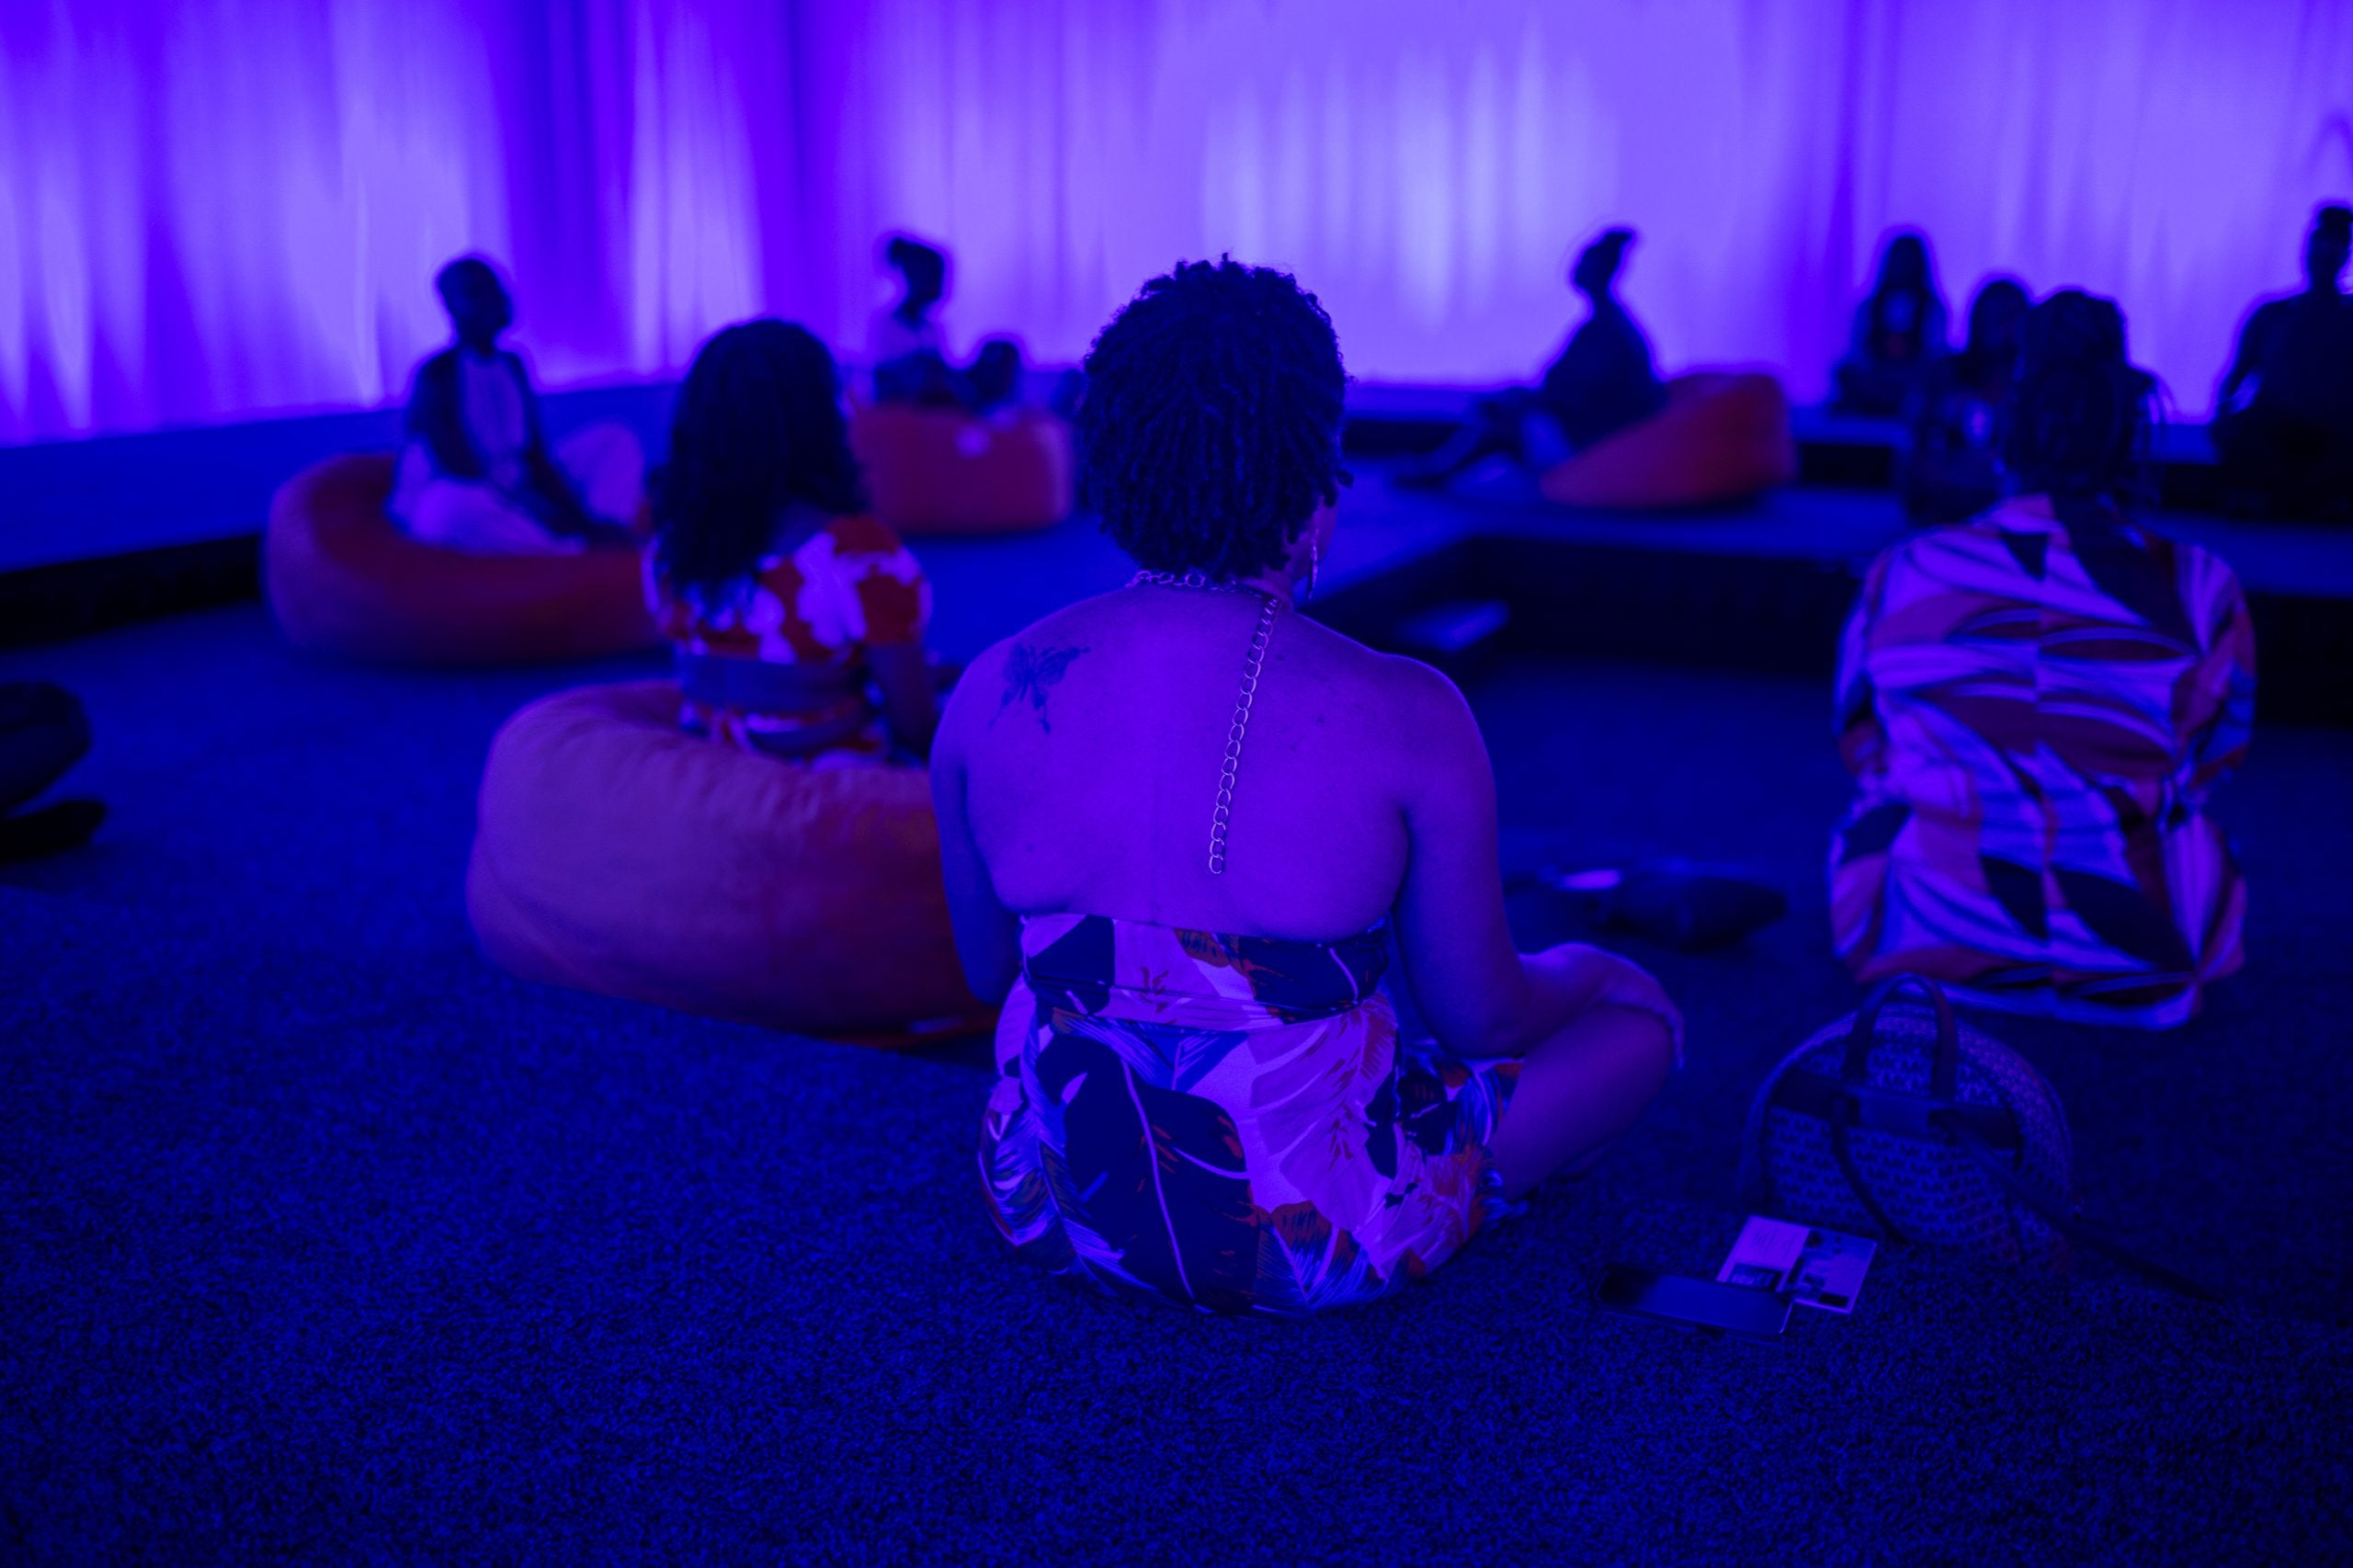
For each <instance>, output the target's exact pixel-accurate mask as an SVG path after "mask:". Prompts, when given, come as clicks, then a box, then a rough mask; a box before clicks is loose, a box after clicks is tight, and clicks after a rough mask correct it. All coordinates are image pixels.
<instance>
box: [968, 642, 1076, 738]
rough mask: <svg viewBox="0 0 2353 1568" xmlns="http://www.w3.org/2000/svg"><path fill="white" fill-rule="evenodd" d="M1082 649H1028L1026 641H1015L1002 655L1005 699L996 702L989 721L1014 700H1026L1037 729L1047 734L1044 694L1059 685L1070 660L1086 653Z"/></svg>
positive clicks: (1050, 729) (1049, 725) (1048, 722)
mask: <svg viewBox="0 0 2353 1568" xmlns="http://www.w3.org/2000/svg"><path fill="white" fill-rule="evenodd" d="M1081 653H1086V649H1084V648H1032V647H1030V646H1029V643H1027V642H1016V643H1015V644H1014V645H1013V649H1012V651H1011V652H1010V653H1006V656H1005V696H1004V697H1003V698H1001V699H998V702H997V705H996V714H995V717H992V718H991V719H990V720H989V722H990V723H992V724H994V723H995V722H996V721H997V719H998V718H1002V717H1003V716H1004V714H1005V710H1006V709H1008V708H1010V707H1012V706H1013V704H1014V703H1015V701H1016V700H1017V699H1024V698H1026V699H1029V709H1030V711H1032V712H1034V713H1035V714H1037V715H1038V727H1039V728H1040V729H1042V730H1044V731H1045V732H1046V733H1048V734H1051V733H1053V730H1054V726H1053V723H1052V722H1051V719H1049V717H1048V716H1047V712H1046V693H1047V691H1048V690H1049V689H1050V688H1051V687H1054V686H1055V685H1057V684H1059V683H1060V682H1061V680H1062V678H1063V672H1065V671H1067V670H1068V669H1069V668H1070V665H1071V661H1072V660H1073V659H1075V658H1077V657H1078V656H1079V655H1080V654H1081Z"/></svg>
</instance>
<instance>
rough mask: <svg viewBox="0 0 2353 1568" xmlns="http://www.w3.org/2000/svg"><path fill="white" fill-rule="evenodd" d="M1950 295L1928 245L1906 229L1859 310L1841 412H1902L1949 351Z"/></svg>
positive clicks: (1841, 382) (1890, 246)
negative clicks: (1939, 282) (1941, 284)
mask: <svg viewBox="0 0 2353 1568" xmlns="http://www.w3.org/2000/svg"><path fill="white" fill-rule="evenodd" d="M1946 315H1947V312H1946V310H1945V297H1944V291H1943V290H1940V289H1938V287H1937V274H1936V267H1935V265H1934V263H1933V262H1931V261H1930V260H1929V257H1928V242H1927V240H1925V239H1923V238H1921V237H1920V236H1919V235H1918V234H1916V233H1912V232H1911V231H1909V230H1906V231H1904V232H1903V233H1898V234H1896V235H1895V236H1894V237H1893V238H1892V239H1890V240H1889V241H1888V242H1887V248H1886V250H1884V251H1883V252H1881V256H1880V263H1879V281H1878V282H1876V283H1874V284H1872V285H1871V291H1870V298H1869V299H1866V300H1865V301H1863V302H1862V303H1861V304H1860V305H1859V306H1857V307H1856V308H1855V330H1854V337H1853V341H1852V342H1851V343H1850V344H1849V345H1848V347H1847V357H1846V358H1844V359H1842V360H1840V361H1839V362H1838V369H1837V382H1838V395H1837V397H1836V400H1835V401H1834V402H1833V403H1832V406H1833V407H1834V408H1836V410H1837V411H1838V412H1839V413H1841V414H1863V415H1893V414H1900V413H1902V412H1903V410H1904V404H1905V403H1907V402H1908V401H1909V400H1910V399H1911V397H1912V395H1913V394H1914V392H1916V391H1917V390H1918V388H1919V385H1920V381H1921V378H1922V377H1923V376H1925V375H1926V374H1927V369H1928V367H1929V366H1931V365H1933V364H1935V363H1936V362H1937V361H1938V359H1940V358H1943V357H1944V356H1945V354H1946V352H1947V351H1948V345H1947V342H1946V336H1945V335H1946V331H1947V326H1946Z"/></svg>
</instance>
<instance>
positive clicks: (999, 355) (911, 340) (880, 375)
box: [867, 234, 1023, 414]
mask: <svg viewBox="0 0 2353 1568" xmlns="http://www.w3.org/2000/svg"><path fill="white" fill-rule="evenodd" d="M882 255H883V259H884V260H885V262H886V263H887V264H888V265H889V266H890V267H892V269H893V270H894V271H896V272H897V273H898V274H899V280H900V292H899V299H898V301H897V302H896V303H895V304H893V305H892V306H891V307H890V308H889V309H888V310H884V311H880V312H876V313H875V316H874V320H873V322H872V324H871V325H870V328H869V331H868V337H867V347H868V352H869V354H870V356H871V358H872V359H873V362H874V397H875V401H876V402H878V403H918V404H921V405H924V406H926V407H933V408H963V409H966V410H969V411H971V412H972V413H974V414H985V413H987V412H989V411H990V410H991V409H995V408H1001V407H1003V406H1005V405H1006V404H1007V403H1017V402H1019V401H1020V397H1021V378H1022V372H1023V364H1022V358H1021V347H1020V345H1019V344H1017V343H1016V342H1015V341H1014V340H1013V339H1011V338H1009V337H992V338H990V339H988V340H987V341H986V342H984V343H983V344H982V345H981V347H980V351H979V352H978V353H977V354H976V355H975V356H974V357H973V359H972V364H971V365H969V366H958V365H955V364H953V363H951V362H950V361H949V358H948V349H947V343H946V337H945V335H944V334H943V332H942V330H941V327H940V324H939V321H938V316H937V315H936V313H935V312H937V311H938V308H939V306H940V304H941V302H942V301H945V300H946V299H947V297H948V273H949V267H948V255H947V253H946V252H945V251H942V250H940V249H939V248H938V246H935V245H930V244H925V243H924V242H923V241H921V240H917V239H914V238H911V237H909V236H907V235H904V234H899V235H894V236H893V237H892V239H891V240H890V241H889V242H888V243H887V244H885V245H884V247H883V252H882Z"/></svg>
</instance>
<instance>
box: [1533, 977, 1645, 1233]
mask: <svg viewBox="0 0 2353 1568" xmlns="http://www.w3.org/2000/svg"><path fill="white" fill-rule="evenodd" d="M1674 1067H1675V1041H1674V1040H1673V1038H1672V1037H1671V1036H1669V1035H1668V1033H1667V1031H1666V1025H1665V1024H1664V1023H1662V1022H1661V1021H1660V1020H1659V1019H1658V1018H1657V1017H1655V1016H1654V1015H1653V1014H1650V1013H1645V1012H1642V1011H1639V1010H1638V1009H1635V1008H1632V1007H1611V1006H1601V1007H1594V1008H1591V1009H1589V1010H1587V1011H1586V1012H1583V1013H1580V1014H1578V1015H1577V1017H1576V1018H1575V1020H1574V1022H1572V1023H1571V1024H1570V1025H1569V1026H1568V1027H1567V1028H1563V1029H1562V1030H1561V1031H1560V1032H1559V1033H1557V1034H1554V1035H1552V1036H1551V1037H1549V1038H1548V1039H1546V1040H1544V1042H1543V1043H1542V1044H1540V1045H1539V1046H1537V1047H1536V1048H1535V1049H1534V1050H1533V1051H1529V1053H1528V1056H1527V1058H1526V1060H1525V1062H1523V1064H1522V1065H1521V1067H1520V1070H1519V1086H1518V1088H1516V1089H1515V1090H1513V1091H1512V1097H1511V1106H1510V1108H1508V1109H1506V1111H1505V1112H1504V1118H1503V1121H1502V1123H1501V1124H1500V1125H1498V1126H1497V1127H1496V1129H1495V1142H1494V1144H1493V1145H1492V1152H1493V1153H1494V1154H1495V1169H1496V1170H1497V1172H1498V1173H1500V1174H1501V1176H1503V1178H1504V1190H1505V1191H1506V1193H1507V1194H1509V1195H1510V1196H1512V1197H1514V1198H1517V1197H1518V1196H1519V1195H1520V1194H1521V1193H1523V1192H1526V1191H1527V1190H1528V1189H1529V1187H1534V1186H1535V1185H1536V1184H1537V1183H1538V1182H1540V1181H1542V1180H1543V1179H1544V1178H1545V1177H1546V1176H1550V1175H1552V1173H1553V1172H1554V1171H1567V1172H1569V1173H1571V1174H1572V1175H1574V1174H1576V1173H1578V1172H1582V1171H1584V1170H1586V1168H1587V1167H1589V1166H1591V1165H1592V1164H1593V1163H1594V1162H1595V1161H1596V1160H1598V1159H1599V1158H1600V1157H1601V1156H1602V1155H1603V1154H1604V1153H1607V1152H1608V1148H1609V1146H1610V1145H1611V1144H1612V1143H1615V1142H1617V1141H1618V1140H1619V1139H1620V1137H1621V1136H1623V1135H1624V1133H1625V1131H1626V1130H1627V1129H1628V1128H1630V1127H1631V1126H1633V1125H1634V1122H1635V1120H1636V1119H1638V1118H1640V1117H1641V1116H1642V1114H1643V1108H1644V1107H1646V1106H1648V1105H1649V1104H1650V1103H1651V1101H1652V1100H1653V1099H1654V1098H1655V1097H1656V1096H1657V1095H1658V1092H1659V1089H1660V1088H1661V1086H1663V1085H1665V1083H1666V1075H1667V1074H1668V1073H1670V1072H1672V1071H1673V1070H1674Z"/></svg>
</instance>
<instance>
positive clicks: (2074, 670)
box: [1830, 290, 2255, 1028]
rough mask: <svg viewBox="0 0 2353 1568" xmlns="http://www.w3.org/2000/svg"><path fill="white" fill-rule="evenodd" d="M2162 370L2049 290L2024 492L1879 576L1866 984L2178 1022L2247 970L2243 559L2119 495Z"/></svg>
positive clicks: (1853, 867)
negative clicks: (2185, 538) (2232, 838)
mask: <svg viewBox="0 0 2353 1568" xmlns="http://www.w3.org/2000/svg"><path fill="white" fill-rule="evenodd" d="M2153 389H2154V381H2153V380H2152V379H2151V378H2150V377H2149V376H2147V375H2146V374H2144V373H2143V372H2142V371H2141V370H2138V369H2134V368H2133V366H2132V365H2131V362H2130V360H2129V359H2128V358H2127V357H2126V354H2125V344H2124V318H2123V315H2122V314H2121V312H2119V311H2118V310H2117V308H2116V306H2115V305H2114V303H2112V302H2111V301H2107V300H2100V299H2095V298H2093V297H2092V296H2090V295H2088V294H2084V293H2079V292H2076V291H2074V290H2068V291H2065V292H2063V293H2060V294H2057V295H2054V296H2052V298H2051V299H2049V300H2046V301H2043V302H2042V303H2040V304H2039V305H2037V306H2036V307H2034V309H2033V311H2032V312H2029V315H2028V317H2027V319H2026V324H2025V331H2024V335H2023V341H2022V347H2021V350H2020V358H2019V364H2018V387H2017V391H2016V393H2015V394H2014V396H2013V399H2012V406H2011V413H2010V417H2009V421H2008V425H2007V427H2006V431H2005V434H2004V455H2005V460H2006V464H2007V466H2008V470H2009V473H2010V478H2011V483H2012V485H2013V488H2014V490H2015V491H2016V494H2013V495H2012V497H2011V498H2010V499H2009V500H2007V501H2006V502H2004V503H2003V504H2002V505H2000V506H1997V507H1995V509H1994V510H1993V511H1991V512H1988V513H1985V514H1984V515H1983V516H1981V517H1975V518H1973V519H1972V520H1970V521H1968V522H1962V523H1955V524H1951V525H1949V526H1947V527H1943V528H1934V529H1931V530H1928V531H1927V532H1924V533H1921V534H1918V535H1916V536H1915V537H1914V538H1912V539H1910V540H1906V541H1904V543H1902V544H1898V545H1896V546H1895V547H1894V548H1893V549H1891V550H1889V551H1887V552H1886V553H1884V554H1882V555H1881V557H1880V558H1879V559H1878V560H1877V561H1876V562H1873V563H1872V565H1871V567H1870V572H1869V573H1868V574H1866V576H1865V578H1864V583H1863V590H1862V594H1861V596H1860V597H1859V599H1858V601H1857V604H1856V607H1855V611H1854V615H1853V618H1852V619H1850V620H1849V622H1848V623H1847V632H1846V639H1845V643H1844V647H1843V650H1842V654H1841V658H1840V662H1839V674H1838V710H1839V713H1840V722H1841V734H1840V742H1839V744H1840V750H1841V752H1842V753H1843V754H1844V756H1845V759H1846V762H1847V767H1848V769H1849V770H1850V771H1851V772H1853V774H1854V775H1855V779H1856V786H1857V791H1856V796H1855V801H1854V804H1853V805H1852V807H1851V808H1850V809H1849V810H1848V812H1847V816H1846V820H1845V821H1844V822H1842V823H1841V824H1839V826H1838V828H1837V830H1836V837H1835V846H1834V850H1833V854H1832V861H1831V865H1832V869H1831V897H1830V903H1831V923H1832V927H1833V937H1834V940H1835V943H1836V949H1837V951H1838V954H1839V956H1840V957H1841V958H1843V959H1844V960H1846V962H1847V966H1848V968H1850V969H1851V970H1852V971H1854V973H1855V977H1856V978H1857V979H1858V980H1859V981H1862V982H1865V983H1870V982H1873V981H1877V980H1880V979H1882V978H1884V977H1886V976H1889V975H1893V974H1902V973H1904V972H1907V971H1910V972H1916V973H1920V974H1926V975H1928V976H1931V977H1933V978H1935V979H1937V980H1938V981H1941V982H1943V983H1945V984H1946V985H1947V986H1949V987H1950V988H1952V989H1953V991H1954V993H1955V994H1956V996H1958V997H1961V998H1963V999H1966V1000H1970V1001H1974V1002H1977V1003H1979V1004H1981V1005H1984V1006H1993V1007H1999V1008H2006V1009H2008V1010H2011V1011H2016V1012H2021V1013H2034V1014H2040V1015H2044V1016H2047V1017H2059V1018H2067V1019H2075V1020H2078V1021H2082V1022H2087V1023H2101V1024H2119V1025H2125V1026H2129V1027H2135V1028H2170V1027H2172V1026H2174V1025H2177V1024H2179V1023H2181V1022H2183V1021H2185V1020H2186V1019H2188V1017H2190V1016H2191V1015H2192V1014H2193V1013H2195V1012H2196V1011H2197V1010H2198V1006H2199V1002H2200V996H2201V994H2203V991H2204V988H2205V987H2206V986H2207V985H2208V984H2209V983H2211V982H2213V981H2215V980H2218V979H2220V978H2221V977H2222V976H2224V975H2227V974H2229V973H2231V972H2232V971H2234V970H2236V969H2237V968H2238V967H2239V965H2240V961H2241V950H2240V927H2241V925H2242V923H2243V921H2244V917H2245V905H2246V895H2245V889H2244V886H2243V885H2242V883H2241V881H2240V880H2239V873H2238V868H2237V866H2236V865H2235V864H2234V861H2233V859H2232V858H2231V852H2230V848H2229V846H2228V844H2227V842H2226V841H2225V839H2224V838H2223V835H2222V829H2221V828H2220V827H2219V826H2217V825H2216V824H2215V822H2214V820H2213V819H2212V818H2211V816H2209V815H2208V814H2207V811H2206V799H2207V794H2208V791H2209V790H2211V787H2212V786H2213V784H2214V782H2215V781H2216V780H2217V779H2218V778H2221V777H2222V775H2223V774H2224V773H2226V772H2228V771H2229V770H2230V769H2231V768H2232V767H2234V766H2235V765H2236V764H2237V762H2238V761H2239V759H2240V758H2241V756H2244V754H2245V750H2246V744H2247V738H2248V733H2249V727H2250V725H2251V723H2252V721H2253V716H2254V706H2255V637H2254V631H2253V628H2252V627H2251V625H2250V624H2249V622H2248V619H2247V611H2246V606H2245V601H2244V599H2243V597H2241V594H2240V591H2239V585H2238V582H2237V580H2236V579H2235V578H2234V576H2233V575H2232V574H2231V570H2230V568H2229V567H2228V566H2226V565H2224V564H2223V563H2222V562H2221V561H2219V560H2217V559H2216V558H2214V557H2213V556H2211V555H2210V554H2208V553H2207V552H2206V551H2203V550H2200V549H2198V548H2197V547H2195V546H2192V545H2187V544H2179V543H2176V542H2174V541H2172V540H2166V539H2164V538H2162V537H2160V536H2159V535H2157V534H2155V533H2153V532H2151V531H2149V530H2148V529H2146V528H2143V527H2142V526H2141V525H2139V524H2138V523H2136V522H2135V521H2134V520H2133V519H2132V518H2131V517H2130V516H2129V515H2128V514H2127V513H2126V511H2125V510H2124V507H2123V504H2122V503H2123V496H2124V492H2125V488H2126V484H2127V481H2128V479H2129V478H2130V475H2131V471H2132V469H2133V466H2134V463H2135V460H2136V455H2137V448H2138V446H2139V443H2140V442H2141V440H2142V439H2143V433H2144V426H2145V421H2146V419H2147V417H2148V414H2147V405H2148V402H2149V399H2150V396H2151V393H2152V391H2153Z"/></svg>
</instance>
